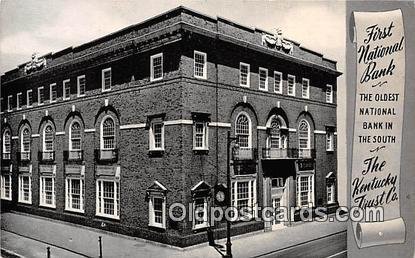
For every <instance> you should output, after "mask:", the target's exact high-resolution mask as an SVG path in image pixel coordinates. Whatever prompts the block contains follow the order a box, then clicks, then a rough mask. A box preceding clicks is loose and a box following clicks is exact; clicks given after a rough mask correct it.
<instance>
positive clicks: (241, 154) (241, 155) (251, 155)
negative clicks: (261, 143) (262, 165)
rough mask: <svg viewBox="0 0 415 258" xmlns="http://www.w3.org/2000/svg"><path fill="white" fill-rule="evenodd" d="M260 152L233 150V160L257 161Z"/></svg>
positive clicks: (251, 149)
mask: <svg viewBox="0 0 415 258" xmlns="http://www.w3.org/2000/svg"><path fill="white" fill-rule="evenodd" d="M257 159H258V151H257V149H254V148H233V151H232V160H257Z"/></svg>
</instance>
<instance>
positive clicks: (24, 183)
mask: <svg viewBox="0 0 415 258" xmlns="http://www.w3.org/2000/svg"><path fill="white" fill-rule="evenodd" d="M19 202H21V203H28V204H31V203H32V178H31V176H30V175H19Z"/></svg>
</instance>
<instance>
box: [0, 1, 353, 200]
mask: <svg viewBox="0 0 415 258" xmlns="http://www.w3.org/2000/svg"><path fill="white" fill-rule="evenodd" d="M0 1H1V2H0V74H4V73H5V72H6V71H8V70H11V69H14V68H15V67H17V66H18V65H20V64H22V63H25V62H27V61H29V60H30V57H31V54H32V53H34V52H36V53H38V54H39V55H44V54H47V53H50V52H57V51H59V50H62V49H65V48H67V47H69V46H77V45H80V44H83V43H86V42H88V41H91V40H93V39H96V38H98V37H101V36H104V35H106V34H109V33H112V32H114V31H116V30H119V29H122V28H124V27H127V26H129V25H132V24H136V23H139V22H141V21H144V20H145V19H148V18H151V17H153V16H155V15H157V14H160V13H162V12H165V11H168V10H170V9H173V8H175V7H177V6H179V5H183V6H186V7H189V8H191V9H193V10H196V11H199V12H201V13H204V14H207V15H210V16H214V17H215V16H221V17H224V18H227V19H229V20H232V21H235V22H238V23H240V24H242V25H246V26H249V27H256V28H260V29H264V30H267V31H269V32H273V31H274V29H275V28H279V29H282V31H283V36H284V37H286V38H289V39H293V40H295V41H297V42H299V43H301V45H302V46H305V47H307V48H310V49H312V50H314V51H317V52H320V53H323V54H324V56H325V57H328V58H331V59H334V60H337V61H338V66H337V68H338V70H339V71H341V72H344V70H345V61H346V60H345V49H346V47H345V41H346V36H345V28H346V19H345V13H346V11H345V3H344V2H340V1H311V0H309V1H302V2H300V1H265V0H262V1H261V0H257V1H247V0H244V1H242V0H240V1H237V0H236V1H224V0H216V1H211V0H204V1H175V0H169V1H166V0H165V1H159V0H145V1H143V0H136V1H131V0H88V1H81V0H71V1H67V0H66V1H64V0H42V1H39V0H0ZM345 87H346V85H345V76H344V75H343V76H340V77H339V79H338V106H339V108H338V121H339V122H338V135H339V137H338V138H339V139H338V140H339V144H338V145H339V146H341V144H343V143H344V144H346V138H345V133H344V131H343V130H344V128H345V116H346V109H345V107H346V97H345V96H346V95H345V92H346V89H345ZM343 146H345V145H343ZM341 149H342V148H339V167H341V168H343V167H344V168H345V167H346V159H345V156H342V155H345V153H344V154H343V153H342V150H341ZM343 149H345V148H343ZM342 157H343V158H342ZM344 170H345V169H344ZM344 173H346V171H344ZM339 181H340V178H339ZM339 198H340V196H339Z"/></svg>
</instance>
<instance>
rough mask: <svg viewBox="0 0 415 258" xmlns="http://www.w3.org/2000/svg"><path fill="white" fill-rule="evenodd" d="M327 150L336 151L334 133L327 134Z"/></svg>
mask: <svg viewBox="0 0 415 258" xmlns="http://www.w3.org/2000/svg"><path fill="white" fill-rule="evenodd" d="M326 150H327V151H334V133H333V132H327V133H326Z"/></svg>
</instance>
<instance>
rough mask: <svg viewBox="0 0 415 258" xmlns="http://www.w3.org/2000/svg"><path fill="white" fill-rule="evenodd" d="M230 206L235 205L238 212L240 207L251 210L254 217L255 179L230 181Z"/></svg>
mask: <svg viewBox="0 0 415 258" xmlns="http://www.w3.org/2000/svg"><path fill="white" fill-rule="evenodd" d="M231 191H232V206H233V207H236V208H237V210H238V212H241V209H248V210H245V211H249V212H251V214H252V216H253V217H255V216H256V214H255V207H256V204H257V203H256V180H255V179H251V180H235V181H233V182H232V189H231Z"/></svg>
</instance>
